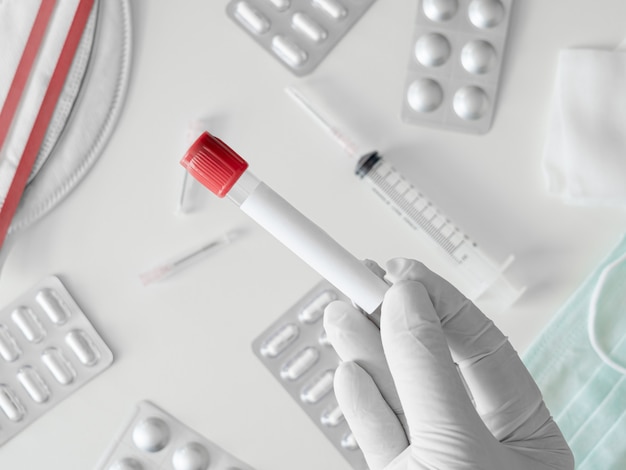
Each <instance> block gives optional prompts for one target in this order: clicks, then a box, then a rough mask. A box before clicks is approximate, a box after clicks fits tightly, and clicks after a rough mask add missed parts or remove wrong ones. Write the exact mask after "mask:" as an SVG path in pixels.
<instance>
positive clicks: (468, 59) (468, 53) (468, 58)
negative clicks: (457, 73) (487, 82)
mask: <svg viewBox="0 0 626 470" xmlns="http://www.w3.org/2000/svg"><path fill="white" fill-rule="evenodd" d="M495 63H496V51H495V49H494V48H493V46H492V45H491V44H489V43H488V42H487V41H483V40H481V39H477V40H474V41H470V42H468V43H467V44H465V46H463V49H462V50H461V64H462V65H463V68H464V69H465V70H467V71H468V72H469V73H473V74H476V75H481V74H484V73H487V72H489V71H490V70H491V69H492V68H493V66H494V65H495Z"/></svg>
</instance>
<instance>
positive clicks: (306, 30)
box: [291, 12, 328, 42]
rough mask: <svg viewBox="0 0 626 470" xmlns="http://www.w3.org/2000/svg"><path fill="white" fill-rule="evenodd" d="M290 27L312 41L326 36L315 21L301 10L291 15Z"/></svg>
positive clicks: (321, 39) (319, 40)
mask: <svg viewBox="0 0 626 470" xmlns="http://www.w3.org/2000/svg"><path fill="white" fill-rule="evenodd" d="M291 27H292V28H293V29H295V30H296V31H298V32H299V33H301V34H303V35H304V36H306V37H307V38H309V39H310V40H311V41H313V42H322V41H323V40H324V39H326V37H327V36H328V33H327V32H326V30H325V29H324V28H322V26H321V25H320V24H319V23H318V22H317V21H315V20H314V19H313V18H311V17H310V16H309V15H307V14H306V13H302V12H298V13H294V15H293V16H292V17H291Z"/></svg>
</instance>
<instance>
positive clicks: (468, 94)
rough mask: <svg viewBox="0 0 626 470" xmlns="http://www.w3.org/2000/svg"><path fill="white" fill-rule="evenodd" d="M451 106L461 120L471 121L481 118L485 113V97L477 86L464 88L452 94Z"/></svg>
mask: <svg viewBox="0 0 626 470" xmlns="http://www.w3.org/2000/svg"><path fill="white" fill-rule="evenodd" d="M452 106H453V108H454V112H455V113H456V114H457V115H458V116H459V117H460V118H461V119H465V120H467V121H473V120H475V119H479V118H481V117H482V116H483V115H484V114H485V111H487V106H488V101H487V95H485V92H484V91H483V90H482V89H480V88H478V87H477V86H465V87H463V88H459V89H458V90H457V92H456V93H455V94H454V100H453V102H452Z"/></svg>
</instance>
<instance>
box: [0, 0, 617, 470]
mask: <svg viewBox="0 0 626 470" xmlns="http://www.w3.org/2000/svg"><path fill="white" fill-rule="evenodd" d="M225 6H226V2H225V1H214V0H202V1H201V0H181V1H176V2H173V1H158V0H157V1H155V0H151V1H148V0H136V1H133V2H132V9H133V11H132V13H133V27H134V45H133V48H134V50H133V54H134V61H133V66H132V78H131V83H130V88H129V92H128V98H127V101H126V105H125V108H124V111H123V114H122V116H121V119H120V121H119V123H118V126H117V129H116V131H115V133H114V134H113V137H112V139H111V141H110V143H109V144H108V146H107V147H106V149H105V151H104V153H103V154H102V156H101V157H100V159H99V161H98V162H97V163H96V165H95V166H94V168H93V169H92V170H91V172H90V173H89V174H88V175H87V177H86V178H85V179H84V181H83V182H82V183H81V184H80V185H79V186H78V187H77V188H76V190H74V191H73V193H72V194H71V195H70V196H69V197H68V198H67V199H66V200H65V201H64V202H63V203H62V204H61V205H60V206H59V207H58V208H56V209H55V210H54V211H53V212H52V213H50V214H49V215H48V216H46V217H45V218H44V219H43V220H41V221H40V222H39V223H37V224H36V225H35V226H33V227H31V228H30V229H28V230H27V231H25V232H23V233H21V234H20V236H19V239H18V240H17V242H16V244H15V246H14V248H13V250H12V252H11V254H10V256H9V258H8V260H7V262H6V264H5V266H4V268H3V271H2V275H1V277H0V301H2V303H3V304H5V303H8V302H9V301H11V300H12V299H13V298H15V297H16V296H17V295H18V294H19V293H20V292H22V291H25V290H26V289H28V288H30V287H31V286H32V285H33V284H35V283H36V282H38V281H39V280H40V279H41V278H43V277H45V276H47V275H49V274H57V275H59V276H60V278H61V279H62V280H63V281H64V283H65V284H66V285H67V287H68V288H69V289H70V291H71V292H72V293H73V294H74V296H75V298H76V300H77V302H78V303H79V305H81V307H82V308H83V309H84V311H85V312H86V313H87V315H88V317H89V318H90V320H91V321H92V323H93V324H94V325H95V327H96V329H97V330H98V331H99V332H100V333H101V335H102V336H103V338H104V339H105V341H106V342H107V343H108V344H109V346H110V347H111V349H112V350H113V352H114V354H115V357H116V360H115V362H114V364H113V365H112V367H111V368H110V369H108V370H107V371H105V372H104V373H103V374H102V375H100V376H98V377H97V378H96V379H95V380H94V381H92V382H90V383H89V384H87V385H86V386H85V387H84V388H82V389H80V390H79V391H78V392H77V393H75V394H74V395H72V396H70V397H69V398H68V399H67V400H65V401H64V402H62V403H61V404H59V405H58V406H56V407H55V408H54V409H52V410H51V411H49V412H48V413H46V414H45V415H43V416H42V417H41V418H40V419H39V420H37V421H36V422H35V423H33V424H32V425H31V426H29V427H28V428H27V429H26V430H25V431H23V432H22V433H21V434H19V435H18V436H17V437H15V438H14V439H13V440H11V441H10V442H8V443H7V444H6V445H4V446H3V447H2V448H1V449H0V468H1V469H7V470H8V469H11V470H14V469H44V468H54V469H77V470H81V469H89V468H92V467H93V466H94V465H95V463H96V462H97V461H98V459H99V458H100V457H101V455H102V454H103V453H104V451H105V449H106V448H107V447H108V445H109V444H110V442H111V441H112V439H113V437H114V435H115V434H116V433H117V432H118V430H119V429H121V427H122V426H123V425H124V424H125V422H126V420H127V418H128V417H129V416H130V414H131V412H132V410H133V407H134V406H135V404H136V403H137V402H138V401H140V400H143V399H150V400H152V401H154V402H155V403H157V404H158V405H160V406H162V407H163V408H164V409H166V410H168V411H169V412H171V413H172V414H174V415H175V416H177V417H178V418H179V419H181V420H182V421H183V422H185V423H186V424H188V425H189V426H191V427H192V428H194V429H196V430H197V431H199V432H200V433H202V434H203V435H205V436H206V437H208V438H209V439H211V440H213V441H214V442H216V443H218V444H219V445H221V446H222V447H224V448H226V449H227V450H229V451H231V452H232V453H233V454H235V455H236V456H238V457H239V458H240V459H242V460H244V461H246V462H247V463H249V464H250V465H252V466H253V467H255V468H256V469H258V470H270V469H272V470H292V469H294V468H297V469H301V470H313V469H316V470H317V469H320V468H325V469H326V468H334V469H348V468H349V466H348V464H347V463H346V462H345V461H344V460H343V458H342V457H341V456H340V455H339V454H338V453H337V452H336V451H335V450H334V449H333V447H332V446H331V445H330V443H329V442H328V441H327V440H326V438H325V437H324V436H323V435H322V434H321V433H320V432H319V431H318V429H317V428H316V427H315V426H314V425H313V424H312V423H311V422H310V421H309V418H308V417H307V416H306V415H305V414H304V412H302V411H301V410H300V409H299V407H298V405H297V404H296V403H295V402H293V401H292V400H291V398H289V397H288V395H287V394H286V393H285V392H284V390H282V388H281V386H280V385H279V384H278V383H277V382H276V381H275V380H274V378H273V377H272V376H270V374H269V373H268V372H267V371H266V370H265V369H264V368H263V367H262V365H261V363H260V362H259V361H258V360H257V359H256V357H255V356H254V355H253V353H252V350H251V342H252V341H253V339H254V338H255V337H256V336H257V335H258V334H259V333H260V332H261V331H263V330H264V329H265V328H266V327H267V326H268V325H269V324H270V323H271V322H272V321H274V320H275V319H276V318H277V317H278V316H279V315H281V314H282V313H283V312H284V311H285V310H286V309H287V308H289V307H290V306H291V305H292V304H293V303H295V302H296V301H297V300H298V299H299V298H300V297H301V296H302V295H303V294H304V293H305V292H306V291H307V290H308V289H309V288H311V287H312V286H313V285H314V284H315V283H316V282H317V280H318V276H317V274H316V273H314V272H313V271H312V270H311V269H310V268H309V267H308V266H306V265H304V264H303V263H302V262H301V261H300V260H299V259H298V258H297V257H296V256H294V255H293V254H292V253H291V252H289V251H287V250H286V249H285V248H284V247H283V246H282V245H281V244H280V243H278V242H277V241H275V240H274V239H273V238H271V237H270V236H269V235H268V234H266V233H264V232H263V231H262V230H261V229H259V228H257V227H256V226H254V224H253V223H252V222H251V221H250V220H248V219H247V217H246V216H245V215H244V214H243V213H241V212H240V211H239V210H238V209H237V208H236V207H235V206H234V205H232V204H231V203H229V202H227V201H222V200H218V199H217V198H215V197H213V196H212V195H211V194H209V193H208V192H206V191H203V190H202V189H201V188H198V187H196V188H195V189H199V191H197V193H196V198H195V202H196V203H197V204H196V207H195V209H194V210H193V211H192V212H191V213H189V214H187V215H180V214H178V215H177V214H175V213H174V210H175V207H176V201H177V198H178V191H179V186H180V182H181V177H182V171H183V170H182V168H181V167H180V166H179V164H178V161H179V159H180V157H181V155H182V152H183V150H184V145H185V142H184V135H185V130H186V127H187V124H188V123H189V122H190V121H192V120H194V119H197V118H199V117H208V118H209V119H210V127H211V129H212V130H213V131H214V133H215V134H217V135H218V136H219V137H221V138H222V139H223V140H225V141H226V142H227V143H228V144H229V145H230V146H231V147H233V148H234V149H235V150H236V151H238V152H239V153H240V154H241V155H242V156H244V158H246V159H247V160H248V161H249V163H250V165H251V169H252V171H253V172H254V173H255V174H256V175H257V176H258V177H260V178H261V179H262V180H264V181H265V182H266V183H268V184H269V185H270V186H272V187H273V188H274V189H275V190H276V191H277V192H279V193H280V194H282V195H283V196H284V197H285V198H286V199H287V200H288V201H290V202H291V203H292V204H293V205H294V206H296V207H297V208H298V209H300V210H301V211H302V212H304V213H305V214H307V215H308V216H309V217H310V218H311V219H312V220H314V221H315V222H317V223H318V224H319V225H320V226H321V227H322V228H323V229H325V230H326V231H327V232H329V233H330V234H331V235H332V236H333V237H335V238H336V239H337V240H338V241H339V242H340V243H341V244H343V245H344V246H345V247H346V248H347V249H348V250H350V251H351V252H352V253H354V254H355V255H356V256H357V257H359V258H371V259H374V260H376V261H378V262H380V263H384V262H385V261H386V260H387V259H389V258H392V257H395V256H404V257H413V258H418V259H422V260H424V261H425V262H426V263H427V264H428V265H429V266H430V267H431V268H433V269H435V270H440V266H439V265H438V257H437V256H436V255H435V254H434V253H433V252H432V251H430V250H428V249H427V248H426V247H424V246H423V245H421V244H418V243H417V242H416V240H415V237H414V235H413V234H412V232H411V231H410V230H408V229H407V228H406V227H405V226H404V225H403V223H402V222H401V221H400V220H399V219H397V218H396V217H395V216H393V215H392V214H391V213H390V212H389V211H388V210H387V209H385V208H384V207H383V206H382V205H381V204H380V203H379V202H378V200H377V199H376V198H375V197H374V196H373V195H372V194H371V193H370V192H369V190H368V189H367V187H366V186H364V185H363V184H362V183H361V182H360V181H359V180H358V179H357V178H355V177H354V176H353V174H352V164H351V163H350V162H349V161H348V160H347V159H346V158H345V157H344V155H343V153H342V151H341V149H340V148H339V147H338V146H337V145H336V144H335V143H334V142H333V141H332V140H331V139H330V138H329V137H328V136H327V135H326V134H324V133H323V132H322V131H321V130H320V129H319V128H318V127H317V126H316V125H315V124H314V123H313V121H312V120H311V119H310V118H309V117H308V116H306V115H305V114H304V113H303V111H302V110H301V109H299V108H298V107H297V106H296V105H295V104H294V103H293V102H292V101H291V100H290V98H288V97H287V95H286V94H285V92H284V87H285V86H287V85H295V86H298V87H300V88H302V89H309V90H313V92H314V95H310V94H309V95H310V96H311V97H313V98H315V100H316V101H320V102H325V103H326V104H330V106H331V108H332V109H333V111H334V112H335V114H336V115H337V116H338V118H339V119H340V120H341V121H343V122H345V123H346V124H349V127H350V128H351V129H352V130H353V131H354V132H355V135H356V137H358V138H359V139H361V141H362V142H364V143H366V144H368V145H372V146H375V147H376V148H377V149H378V150H380V151H381V152H382V153H383V154H384V156H385V157H386V158H387V160H388V161H390V162H391V163H392V164H393V165H394V166H395V167H396V168H397V169H398V170H400V171H401V172H402V173H403V174H404V175H405V176H407V177H408V178H409V179H410V180H411V181H413V182H414V183H415V184H416V185H417V186H418V187H419V188H420V189H421V190H422V191H423V192H424V193H425V194H426V195H427V196H428V197H429V198H430V199H431V200H432V201H434V202H435V204H436V205H437V206H439V207H440V208H441V209H442V210H443V211H444V213H446V214H447V215H448V216H449V217H450V218H451V219H452V220H454V221H455V222H456V223H457V224H458V225H459V226H461V227H462V228H463V229H464V230H465V232H467V233H468V234H470V235H471V236H472V237H473V238H474V239H475V240H476V241H477V242H478V243H479V244H480V245H481V246H482V247H483V249H484V250H485V251H486V252H488V253H489V254H491V255H492V256H493V257H494V258H496V259H504V258H505V257H506V256H507V255H509V254H515V256H516V261H515V263H514V265H513V266H512V268H511V270H510V275H511V279H512V280H514V281H515V282H517V283H519V284H524V285H526V286H527V287H528V290H527V292H526V294H525V296H524V297H523V298H522V299H521V300H520V301H519V302H518V303H517V304H516V305H515V306H514V307H513V308H511V309H509V310H508V311H505V312H501V311H487V312H486V313H488V314H489V315H490V316H491V317H492V318H493V320H494V321H495V322H496V324H497V325H498V326H499V327H500V328H501V329H502V330H503V331H504V332H505V334H507V335H508V336H509V338H510V340H511V342H512V343H513V345H514V346H515V347H516V349H517V350H518V351H520V352H523V351H524V350H525V349H526V348H527V347H528V345H529V344H530V343H531V341H532V340H533V338H534V337H536V336H537V334H539V332H540V330H541V328H542V326H544V325H545V324H546V322H547V321H548V320H549V319H550V317H551V316H552V315H554V313H555V312H556V311H557V310H558V309H559V307H560V306H561V305H562V304H563V303H564V302H565V301H566V299H567V298H568V296H569V295H570V294H571V293H572V292H573V291H574V290H575V289H576V288H577V286H578V285H579V284H580V283H581V282H582V281H583V280H584V279H585V277H586V276H587V275H588V274H589V273H590V272H591V270H592V269H593V268H594V267H595V266H596V264H597V263H599V261H600V260H601V258H602V257H603V256H604V255H605V254H606V253H607V252H608V251H609V250H610V249H611V248H612V247H613V246H614V244H615V243H616V242H617V240H618V237H619V235H620V234H621V233H622V231H623V230H624V228H625V225H626V224H625V219H624V214H623V212H621V211H619V210H617V209H609V208H581V207H573V206H567V205H564V204H563V203H562V202H561V201H560V200H558V199H556V198H554V197H552V196H550V195H549V194H548V192H547V189H546V184H545V182H544V180H543V176H542V171H541V160H542V149H543V145H544V142H545V139H546V130H547V121H548V111H549V109H550V99H551V96H552V91H553V85H554V77H555V70H556V63H557V62H556V61H557V55H558V52H559V50H561V49H563V48H569V47H581V46H590V47H602V48H613V47H615V46H616V45H617V44H618V43H619V42H621V40H622V39H623V37H624V35H625V34H626V27H625V24H626V22H625V21H624V18H626V3H625V2H623V1H621V0H596V1H593V2H590V1H585V0H552V1H545V0H518V1H517V2H515V8H514V11H513V17H512V21H511V26H510V31H509V38H508V45H507V54H506V57H505V61H504V66H503V69H502V75H501V81H500V94H499V98H498V103H497V108H496V114H495V119H494V123H493V126H492V128H491V130H490V132H489V133H488V134H486V135H482V136H476V135H471V134H462V133H454V132H448V131H443V130H436V129H429V128H426V127H418V126H411V125H407V124H404V123H403V122H402V121H401V119H400V109H401V100H402V87H403V83H404V79H405V73H406V67H407V63H408V60H409V54H410V48H411V38H412V33H413V22H414V19H415V15H416V8H417V2H415V1H407V0H378V1H377V2H376V3H375V4H374V5H373V6H372V7H371V9H370V10H369V11H368V12H367V13H366V14H365V16H364V17H363V18H362V19H361V20H360V21H359V22H358V23H357V24H356V26H355V27H354V28H353V29H352V30H351V31H350V32H349V33H348V34H347V36H345V37H344V39H343V40H342V41H341V42H340V43H339V45H338V46H337V47H336V48H335V49H334V50H333V51H332V52H331V54H330V55H329V56H328V57H327V58H326V59H325V60H324V61H323V62H322V64H321V65H320V66H319V67H318V68H317V69H316V70H315V71H314V72H313V73H312V74H311V75H309V76H307V77H304V78H296V77H295V76H294V75H292V74H291V73H290V72H289V71H288V70H286V69H285V68H284V67H282V66H281V65H280V64H279V63H278V62H277V61H276V60H274V59H273V58H271V57H270V56H269V55H268V54H267V53H266V52H265V51H263V50H261V48H260V47H259V46H258V45H257V44H255V43H254V42H253V41H252V40H251V39H250V38H249V37H248V36H247V35H245V34H244V33H243V31H242V30H240V29H239V28H238V27H236V26H235V24H234V23H233V22H232V21H231V20H230V19H229V18H228V17H227V16H226V14H225ZM573 79H575V77H573ZM591 92H593V90H590V93H591ZM237 227H243V228H245V229H246V230H247V234H246V236H245V237H244V238H242V239H241V240H239V241H237V242H236V244H233V245H232V246H229V247H227V248H226V249H225V250H222V251H221V252H219V253H216V254H215V255H214V256H211V257H210V258H208V259H206V260H204V261H202V262H200V263H198V264H197V265H194V266H192V267H190V268H189V269H187V270H185V271H184V272H181V273H180V274H178V275H176V276H175V277H173V278H171V279H170V280H168V281H166V282H163V283H161V284H157V285H153V286H150V287H143V286H142V285H141V283H140V282H139V279H138V274H139V273H140V272H142V271H144V270H145V269H147V268H149V267H151V266H152V265H154V264H158V263H159V262H160V261H163V260H164V259H167V258H168V257H170V256H172V255H175V254H177V253H179V252H181V251H184V250H186V249H188V248H190V247H193V246H195V245H199V244H201V243H203V242H204V241H207V240H209V239H210V238H212V237H214V236H218V235H220V234H222V233H223V232H224V231H226V230H228V229H231V228H237ZM440 272H441V273H442V274H443V275H446V273H445V272H443V271H440Z"/></svg>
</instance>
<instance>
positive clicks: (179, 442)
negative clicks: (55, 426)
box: [96, 401, 253, 470]
mask: <svg viewBox="0 0 626 470" xmlns="http://www.w3.org/2000/svg"><path fill="white" fill-rule="evenodd" d="M96 469H97V470H144V469H145V470H148V469H150V470H208V469H210V470H253V469H252V467H250V466H249V465H247V464H245V463H244V462H242V461H241V460H239V459H237V458H235V457H234V456H233V455H231V454H230V453H228V452H226V451H225V450H224V449H222V448H221V447H220V446H218V445H217V444H215V443H213V442H211V441H210V440H208V439H207V438H205V437H204V436H202V435H201V434H198V433H197V432H195V431H194V430H192V429H190V428H189V427H188V426H187V425H185V424H183V423H182V422H181V421H179V420H178V419H176V418H175V417H173V416H172V415H170V414H169V413H167V412H165V411H164V410H162V409H161V408H159V407H158V406H156V405H155V404H154V403H151V402H149V401H142V402H139V403H138V404H137V408H136V409H135V410H134V412H133V414H132V416H131V418H130V420H129V422H128V424H127V425H126V426H124V428H123V430H122V432H121V433H120V434H119V435H118V436H117V437H116V439H115V440H114V442H113V443H112V445H111V446H110V448H109V449H108V450H107V452H106V453H105V455H104V456H103V457H102V458H101V459H100V462H99V463H98V465H97V467H96Z"/></svg>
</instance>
